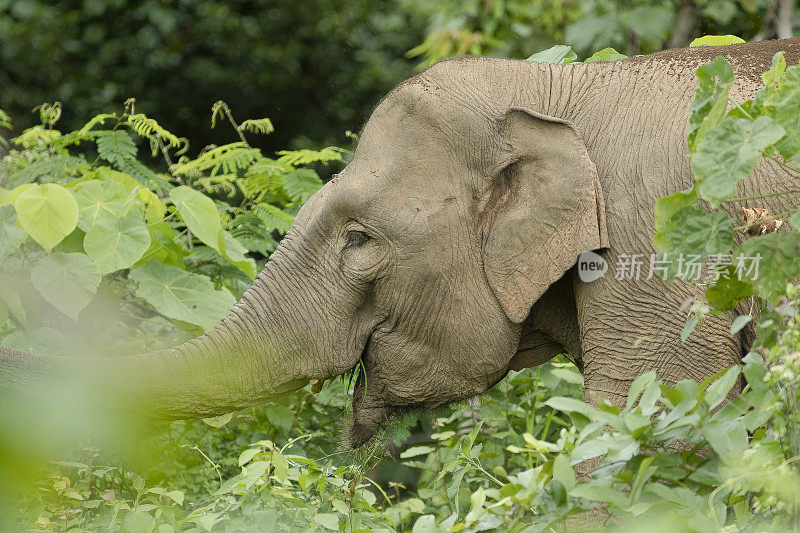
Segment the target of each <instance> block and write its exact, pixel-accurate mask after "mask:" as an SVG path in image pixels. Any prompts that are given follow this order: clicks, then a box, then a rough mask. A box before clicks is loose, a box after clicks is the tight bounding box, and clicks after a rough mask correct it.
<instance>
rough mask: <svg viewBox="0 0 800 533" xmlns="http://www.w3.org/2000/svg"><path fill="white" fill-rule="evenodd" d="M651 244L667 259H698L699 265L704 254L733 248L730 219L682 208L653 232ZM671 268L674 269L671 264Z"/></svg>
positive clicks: (691, 208) (722, 252)
mask: <svg viewBox="0 0 800 533" xmlns="http://www.w3.org/2000/svg"><path fill="white" fill-rule="evenodd" d="M653 242H654V243H655V245H656V246H657V247H658V249H659V250H661V251H663V252H665V253H666V254H667V255H668V258H673V259H674V258H676V257H679V256H680V255H681V254H683V255H684V256H690V255H694V256H700V257H699V259H698V260H699V261H700V262H701V264H702V262H703V259H704V258H705V257H706V256H708V255H714V254H726V253H727V252H729V251H730V249H731V246H732V245H733V219H732V218H730V217H729V216H728V215H727V213H725V212H724V211H715V212H713V213H706V212H705V211H703V210H702V209H697V208H694V207H686V208H683V209H681V210H680V211H677V212H676V213H674V214H673V215H672V218H671V219H670V220H669V222H668V223H667V224H665V225H664V226H662V227H661V229H659V231H658V232H657V233H656V235H655V237H654V238H653ZM670 256H671V257H670ZM672 266H673V267H674V266H676V265H675V264H674V261H673V265H672ZM686 270H687V271H688V269H686ZM689 273H690V272H683V274H689Z"/></svg>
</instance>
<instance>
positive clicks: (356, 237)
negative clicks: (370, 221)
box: [345, 230, 370, 248]
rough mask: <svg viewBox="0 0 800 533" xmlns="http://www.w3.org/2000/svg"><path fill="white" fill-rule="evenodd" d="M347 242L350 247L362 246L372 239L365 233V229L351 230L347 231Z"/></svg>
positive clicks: (346, 244)
mask: <svg viewBox="0 0 800 533" xmlns="http://www.w3.org/2000/svg"><path fill="white" fill-rule="evenodd" d="M346 239H347V241H346V243H345V246H347V247H348V248H351V247H356V246H361V245H363V244H364V243H366V242H367V241H368V240H370V236H369V235H367V234H366V233H364V232H363V231H359V230H350V231H348V232H347V235H346Z"/></svg>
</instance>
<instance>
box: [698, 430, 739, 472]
mask: <svg viewBox="0 0 800 533" xmlns="http://www.w3.org/2000/svg"><path fill="white" fill-rule="evenodd" d="M700 431H701V432H702V434H703V436H704V437H705V438H706V440H708V443H709V444H710V445H711V447H712V448H713V449H714V451H715V452H717V455H719V456H720V458H721V459H722V460H723V461H724V462H725V463H728V464H736V462H737V461H741V459H742V454H743V453H744V452H745V450H746V449H747V429H746V428H745V427H744V424H743V423H742V421H741V420H740V419H734V420H726V421H723V422H712V423H710V424H706V425H705V426H703V427H701V428H700Z"/></svg>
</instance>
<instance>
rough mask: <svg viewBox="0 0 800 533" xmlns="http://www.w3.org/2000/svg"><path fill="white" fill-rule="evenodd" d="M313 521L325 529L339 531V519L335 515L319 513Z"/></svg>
mask: <svg viewBox="0 0 800 533" xmlns="http://www.w3.org/2000/svg"><path fill="white" fill-rule="evenodd" d="M313 521H314V523H315V524H319V525H321V526H322V527H324V528H325V529H330V530H331V531H339V517H338V516H336V515H335V514H333V513H319V514H316V515H314V518H313Z"/></svg>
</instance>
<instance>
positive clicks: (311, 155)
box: [278, 146, 347, 167]
mask: <svg viewBox="0 0 800 533" xmlns="http://www.w3.org/2000/svg"><path fill="white" fill-rule="evenodd" d="M345 152H347V150H345V149H344V148H339V147H338V146H328V147H327V148H323V149H322V150H308V149H306V148H304V149H302V150H281V151H280V152H278V155H279V156H281V157H280V158H279V159H278V162H279V163H286V164H288V165H292V166H295V167H296V166H298V165H307V164H309V163H315V162H317V161H319V162H322V163H328V162H330V161H342V154H343V153H345Z"/></svg>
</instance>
